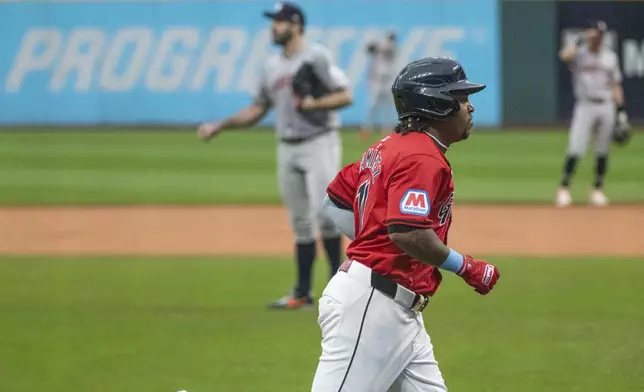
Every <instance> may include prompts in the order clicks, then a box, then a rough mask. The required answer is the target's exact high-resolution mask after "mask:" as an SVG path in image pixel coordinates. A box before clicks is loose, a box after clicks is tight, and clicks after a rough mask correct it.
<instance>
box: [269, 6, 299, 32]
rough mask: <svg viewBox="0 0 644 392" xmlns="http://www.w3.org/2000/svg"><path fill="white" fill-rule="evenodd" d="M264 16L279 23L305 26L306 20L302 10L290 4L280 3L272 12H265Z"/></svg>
mask: <svg viewBox="0 0 644 392" xmlns="http://www.w3.org/2000/svg"><path fill="white" fill-rule="evenodd" d="M264 16H265V17H267V18H269V19H273V20H279V21H286V22H293V23H298V24H301V25H302V26H304V24H305V19H304V13H303V12H302V9H300V7H298V6H297V5H295V4H293V3H289V2H279V3H277V4H275V8H274V9H273V11H272V12H270V11H266V12H264Z"/></svg>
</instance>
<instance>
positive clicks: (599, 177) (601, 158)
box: [595, 155, 608, 189]
mask: <svg viewBox="0 0 644 392" xmlns="http://www.w3.org/2000/svg"><path fill="white" fill-rule="evenodd" d="M607 165H608V157H607V156H605V155H597V163H596V165H595V188H597V189H601V188H602V187H603V186H604V174H606V169H607Z"/></svg>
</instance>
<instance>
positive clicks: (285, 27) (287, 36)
mask: <svg viewBox="0 0 644 392" xmlns="http://www.w3.org/2000/svg"><path fill="white" fill-rule="evenodd" d="M295 27H296V26H295V25H294V24H292V23H290V22H287V21H283V20H274V21H273V25H272V28H271V33H272V34H273V42H274V43H276V44H278V45H286V44H287V43H288V42H289V41H290V40H291V38H292V37H293V32H294V28H295Z"/></svg>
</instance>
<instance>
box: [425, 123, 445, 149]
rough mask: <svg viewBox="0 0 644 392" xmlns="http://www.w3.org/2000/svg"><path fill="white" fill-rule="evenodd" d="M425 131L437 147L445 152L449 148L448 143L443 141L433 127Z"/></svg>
mask: <svg viewBox="0 0 644 392" xmlns="http://www.w3.org/2000/svg"><path fill="white" fill-rule="evenodd" d="M425 133H426V134H427V136H429V137H431V138H432V140H433V141H434V143H435V144H436V147H438V149H439V150H441V151H442V152H443V153H446V152H447V150H449V145H448V144H447V143H445V142H444V141H443V138H441V136H440V132H438V131H437V130H435V129H434V128H430V129H429V130H428V131H425Z"/></svg>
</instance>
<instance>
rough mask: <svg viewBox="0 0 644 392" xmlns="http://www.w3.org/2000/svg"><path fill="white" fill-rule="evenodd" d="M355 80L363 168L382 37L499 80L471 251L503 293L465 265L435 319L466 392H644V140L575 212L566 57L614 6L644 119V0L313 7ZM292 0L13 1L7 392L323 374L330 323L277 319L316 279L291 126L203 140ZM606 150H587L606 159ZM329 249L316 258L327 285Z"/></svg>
mask: <svg viewBox="0 0 644 392" xmlns="http://www.w3.org/2000/svg"><path fill="white" fill-rule="evenodd" d="M300 4H301V5H302V6H303V7H304V9H305V11H306V12H307V16H308V20H309V27H307V34H308V35H309V36H310V38H311V39H314V40H317V41H319V42H322V43H324V44H326V45H327V46H329V47H330V48H331V49H332V50H333V51H334V53H335V55H336V56H337V61H338V63H339V64H340V66H342V67H343V68H344V69H345V70H346V71H347V72H348V74H349V76H350V78H351V80H352V83H353V86H354V95H355V105H354V106H353V107H351V108H348V109H346V110H343V111H342V119H343V122H344V124H345V129H343V135H342V136H343V142H344V153H343V156H344V161H345V162H346V163H348V162H350V161H352V160H355V159H358V157H359V156H360V154H361V153H362V150H363V149H364V148H365V144H364V143H363V142H361V141H360V139H359V138H358V137H357V135H356V133H355V132H354V131H355V128H356V127H357V126H358V125H359V124H360V122H361V121H362V119H363V118H364V115H365V113H366V103H367V96H366V94H367V90H366V87H367V86H366V83H365V76H366V66H367V57H366V53H365V50H364V49H365V46H366V44H367V42H368V41H369V40H370V39H372V38H373V37H376V36H378V34H382V33H384V32H385V31H386V30H387V29H389V28H395V29H396V30H397V31H398V32H399V35H400V45H401V49H402V53H403V55H402V56H401V57H400V61H401V63H404V62H406V61H408V60H409V59H412V58H416V57H421V56H425V55H448V56H454V57H456V58H457V59H459V60H460V61H461V62H462V63H463V64H464V66H465V67H466V69H467V70H468V76H470V77H471V78H472V79H473V80H477V81H482V82H483V83H486V84H487V85H488V88H487V89H486V90H484V92H482V93H481V94H477V96H475V97H474V99H473V102H474V104H475V106H476V109H477V111H476V113H475V122H476V124H477V128H476V130H475V131H476V133H475V134H474V136H473V137H472V138H471V139H470V140H468V141H467V143H461V144H459V145H455V146H454V148H453V149H452V151H450V160H451V161H452V163H453V167H454V173H455V181H456V189H457V193H456V195H455V199H456V205H455V209H454V214H455V215H454V216H455V223H454V229H453V231H454V234H453V235H452V237H451V238H450V240H451V241H452V243H451V244H450V245H453V246H454V247H455V248H457V249H459V250H462V251H464V252H468V253H473V254H475V255H477V256H480V257H486V258H488V259H489V260H491V261H494V262H496V263H497V264H498V265H499V267H500V269H501V273H502V279H501V281H500V284H499V286H498V288H497V289H495V293H493V295H491V296H489V297H485V298H479V297H478V296H475V295H474V294H473V293H471V292H470V290H469V289H467V288H466V287H464V286H465V285H463V284H461V283H459V282H458V280H457V279H456V278H454V277H452V276H446V277H445V282H444V284H443V286H442V287H441V289H440V290H439V293H438V295H437V296H436V298H435V300H434V302H433V304H432V305H431V306H430V307H429V308H428V311H426V313H425V318H426V321H427V327H428V329H429V331H430V335H431V336H432V338H433V340H434V344H435V349H436V353H437V357H438V360H439V363H440V364H441V366H442V368H443V372H444V374H445V377H446V380H447V383H448V386H449V387H450V390H454V391H471V390H477V391H506V390H507V391H515V390H517V389H520V390H522V391H544V390H548V391H602V390H611V391H620V392H621V391H639V390H641V386H642V385H644V378H643V375H642V373H641V369H642V367H643V366H644V354H643V353H644V338H643V337H642V335H641V326H642V325H644V311H643V310H642V307H641V303H642V301H643V300H644V294H642V290H641V281H642V279H643V278H644V264H642V263H641V261H642V260H641V259H642V256H643V255H644V243H643V242H642V230H641V227H640V225H641V223H640V222H641V221H642V220H643V219H644V204H643V202H644V180H642V175H641V172H642V168H643V167H644V142H643V141H642V138H641V132H636V133H635V135H634V137H633V140H632V142H631V144H630V145H628V146H626V147H624V148H618V147H615V148H614V149H613V153H612V154H611V161H610V167H609V175H608V179H607V184H606V193H607V195H608V196H609V197H610V198H611V201H612V202H613V203H612V204H611V205H610V206H609V207H607V208H604V209H593V208H590V207H587V206H586V205H585V200H586V197H587V193H588V191H589V188H590V185H591V182H590V180H591V178H592V159H585V160H584V161H583V163H582V165H581V166H580V167H579V169H578V175H577V177H576V178H575V181H574V183H573V195H574V196H575V198H576V201H577V202H578V203H577V205H576V206H574V207H573V208H570V209H566V210H558V209H555V208H554V206H553V202H554V193H555V189H556V186H557V182H558V179H559V175H560V169H561V164H562V162H563V154H564V152H565V147H566V140H567V139H566V136H567V135H566V128H567V122H568V121H569V116H570V109H571V107H572V98H571V96H570V90H569V84H570V77H569V73H568V71H567V70H566V69H565V67H563V66H562V64H561V63H560V62H559V61H558V59H557V50H558V48H559V45H560V43H561V42H562V41H563V40H570V39H574V34H576V33H577V32H578V27H579V26H580V25H581V23H582V22H583V21H584V19H586V18H602V19H604V20H605V21H606V22H607V24H608V26H609V30H610V34H609V35H608V37H609V43H610V44H611V45H614V47H615V48H616V49H617V51H618V54H619V56H620V61H621V67H622V72H623V74H624V77H625V79H624V88H625V92H626V101H627V105H628V106H627V107H628V110H629V114H630V116H631V120H632V122H633V123H634V125H635V126H636V128H637V127H641V126H642V123H644V106H643V105H642V96H644V29H643V28H642V27H641V15H642V14H644V3H642V2H621V1H612V2H602V1H590V2H583V1H566V2H555V1H545V0H544V1H500V0H426V1H404V2H401V1H394V0H379V1H366V0H365V1H362V0H345V1H335V0H329V1H314V0H310V1H300ZM272 6H273V3H272V2H269V1H229V2H218V1H163V2H155V1H142V2H116V1H114V2H109V1H96V2H76V1H72V2H69V1H67V2H55V1H54V2H26V1H25V2H20V1H18V2H13V1H11V2H2V3H0V16H1V18H2V23H0V54H1V55H0V76H1V78H0V124H1V125H2V127H1V128H0V203H1V204H2V206H1V207H0V255H1V256H0V320H2V322H1V323H0V390H11V391H13V392H22V391H36V390H48V391H52V392H57V391H63V390H65V391H67V390H69V389H75V390H84V391H119V392H121V391H137V392H138V391H142V390H145V391H176V390H181V389H186V390H188V391H189V392H199V391H213V390H215V391H218V390H238V391H246V390H248V391H251V390H252V391H295V390H305V389H307V388H309V385H310V380H311V377H312V374H313V372H314V367H315V364H316V361H317V356H318V355H319V330H318V327H317V324H316V319H315V317H316V313H315V312H299V313H298V312H295V313H274V312H269V311H267V310H265V308H264V304H265V303H266V302H267V301H269V300H271V299H273V297H276V296H279V295H281V294H284V291H285V290H286V289H288V287H289V284H290V283H291V281H292V278H293V275H294V268H293V265H292V261H291V242H292V237H291V233H290V230H289V228H288V225H287V220H286V216H285V214H284V211H283V209H282V207H281V205H280V199H279V196H278V192H277V182H276V178H275V142H274V136H273V132H272V130H271V128H270V127H271V125H272V121H273V117H272V116H269V117H268V118H267V119H266V120H265V121H264V122H263V123H262V124H261V125H262V126H261V127H257V128H256V129H253V130H247V131H240V132H235V133H230V134H224V135H223V136H222V137H220V138H218V139H217V140H215V141H213V142H212V143H210V144H202V143H200V142H198V140H197V138H196V135H195V126H196V124H197V123H198V122H200V121H204V120H210V119H216V118H220V117H222V116H225V115H227V114H230V113H231V112H232V111H235V110H237V109H238V108H240V107H242V106H243V105H245V104H246V103H248V102H249V99H250V94H252V91H253V89H254V83H255V80H256V76H257V69H258V67H260V66H261V64H262V61H263V60H262V59H263V58H264V56H265V54H266V53H268V52H270V51H272V50H275V49H274V48H273V47H271V45H270V42H269V36H268V31H267V27H268V23H267V22H266V21H265V20H264V19H262V18H261V11H262V10H264V9H268V8H271V7H272ZM591 156H592V154H590V155H588V157H591ZM325 276H326V263H325V262H324V260H318V262H317V264H316V288H315V290H316V294H319V292H320V291H321V290H322V288H323V286H324V277H325Z"/></svg>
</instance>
